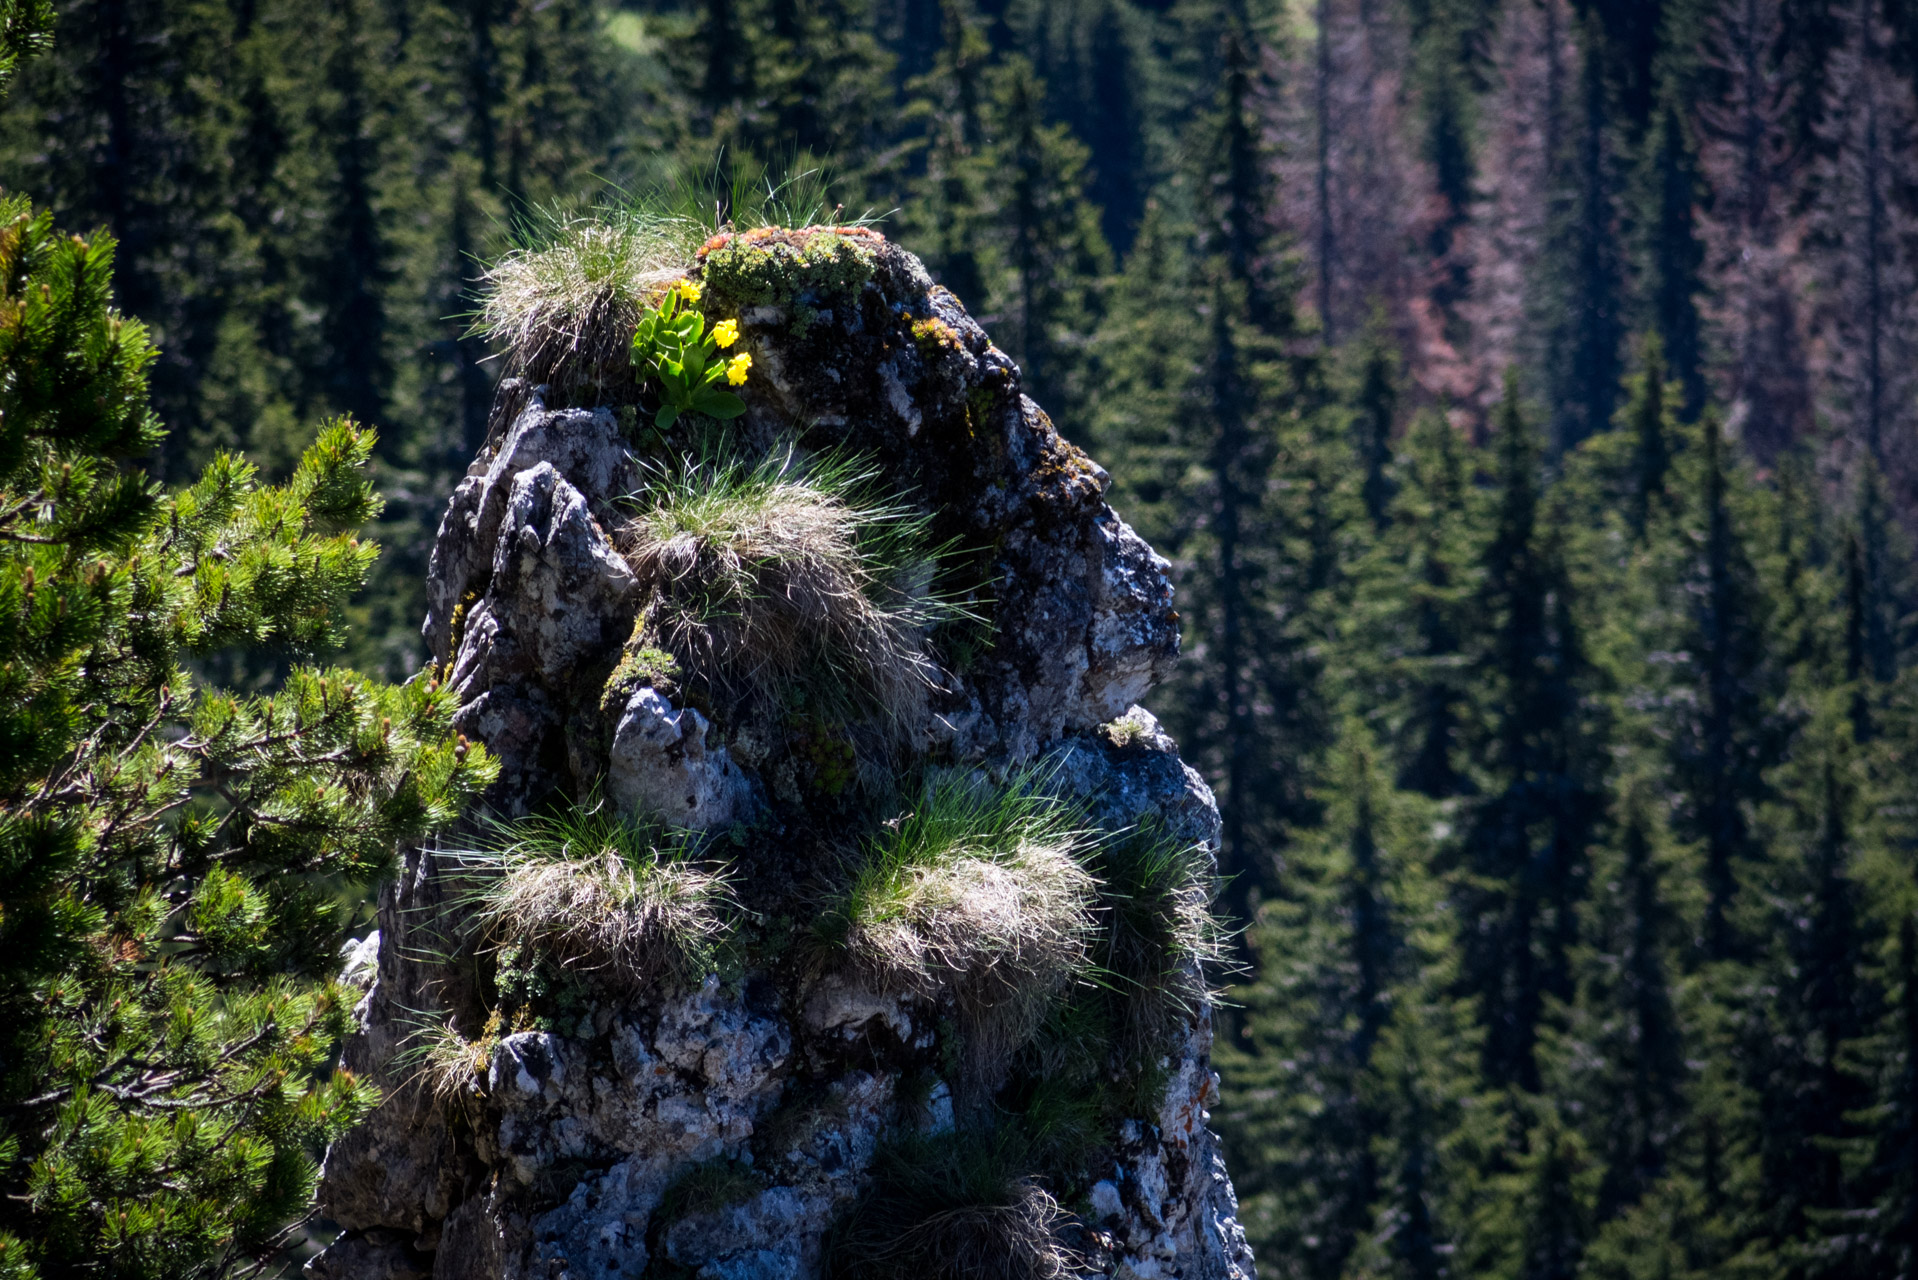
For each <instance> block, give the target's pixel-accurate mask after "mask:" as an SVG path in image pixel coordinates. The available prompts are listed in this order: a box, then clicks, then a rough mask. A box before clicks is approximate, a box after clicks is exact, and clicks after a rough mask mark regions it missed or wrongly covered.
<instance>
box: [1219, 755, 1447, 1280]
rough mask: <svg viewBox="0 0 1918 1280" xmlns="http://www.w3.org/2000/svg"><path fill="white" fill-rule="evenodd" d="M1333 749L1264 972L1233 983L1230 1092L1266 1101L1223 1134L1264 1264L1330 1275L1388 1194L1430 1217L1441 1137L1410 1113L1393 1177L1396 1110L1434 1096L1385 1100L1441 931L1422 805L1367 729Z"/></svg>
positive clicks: (1281, 897) (1223, 1054)
mask: <svg viewBox="0 0 1918 1280" xmlns="http://www.w3.org/2000/svg"><path fill="white" fill-rule="evenodd" d="M1332 755H1333V760H1332V763H1331V765H1330V768H1329V769H1328V771H1327V778H1326V781H1325V784H1324V785H1323V787H1321V788H1320V789H1319V790H1320V792H1321V795H1322V800H1323V803H1324V806H1325V819H1324V821H1323V822H1322V823H1321V824H1320V825H1319V826H1318V827H1316V828H1315V829H1314V830H1313V831H1312V832H1310V833H1309V834H1306V835H1304V836H1302V838H1301V839H1299V840H1297V841H1295V842H1293V844H1292V845H1291V846H1290V850H1289V855H1288V857H1287V860H1286V866H1285V874H1284V876H1283V877H1282V878H1281V880H1280V882H1279V885H1278V892H1277V894H1276V896H1275V897H1274V898H1273V899H1272V900H1270V901H1268V902H1267V903H1265V905H1264V906H1263V908H1262V909H1261V911H1260V914H1259V919H1258V922H1257V923H1256V925H1255V926H1254V928H1253V935H1252V944H1253V948H1254V951H1255V953H1256V954H1257V956H1258V957H1259V962H1260V964H1259V977H1258V979H1257V981H1256V982H1254V983H1252V984H1250V985H1248V986H1245V987H1241V988H1239V989H1238V993H1237V994H1238V996H1239V998H1240V999H1241V1000H1243V1002H1244V1006H1245V1007H1244V1012H1243V1014H1242V1015H1241V1019H1240V1021H1241V1027H1242V1030H1241V1033H1240V1035H1239V1037H1238V1038H1237V1040H1236V1041H1235V1042H1232V1043H1228V1044H1225V1045H1222V1046H1221V1048H1220V1055H1219V1063H1220V1069H1221V1071H1222V1072H1223V1073H1224V1075H1225V1077H1226V1079H1227V1080H1228V1081H1229V1087H1230V1088H1231V1091H1232V1094H1233V1096H1234V1097H1235V1098H1241V1099H1247V1100H1251V1099H1270V1102H1269V1104H1267V1105H1262V1106H1244V1105H1243V1104H1240V1105H1237V1106H1235V1107H1234V1108H1233V1110H1232V1111H1231V1112H1230V1113H1229V1117H1228V1122H1227V1124H1226V1125H1225V1132H1226V1133H1227V1134H1228V1135H1229V1136H1228V1139H1227V1141H1228V1145H1229V1148H1230V1152H1231V1155H1232V1156H1234V1157H1236V1159H1235V1161H1234V1168H1235V1169H1236V1170H1239V1171H1241V1172H1239V1173H1238V1174H1237V1178H1238V1182H1237V1187H1238V1191H1239V1196H1240V1206H1241V1213H1242V1216H1243V1219H1244V1221H1245V1222H1246V1224H1247V1230H1248V1232H1249V1233H1250V1234H1251V1235H1252V1237H1253V1240H1254V1248H1255V1251H1256V1252H1257V1254H1258V1256H1259V1259H1260V1261H1261V1264H1262V1265H1263V1266H1265V1267H1267V1268H1269V1269H1271V1270H1273V1271H1275V1272H1277V1273H1278V1274H1281V1275H1289V1276H1318V1277H1328V1278H1330V1280H1336V1278H1337V1277H1338V1276H1340V1275H1342V1274H1345V1273H1346V1269H1347V1267H1348V1265H1349V1264H1350V1262H1351V1260H1352V1258H1353V1257H1354V1255H1355V1254H1356V1253H1357V1252H1358V1251H1359V1250H1360V1249H1361V1248H1362V1246H1363V1244H1364V1240H1365V1237H1366V1235H1367V1234H1368V1233H1369V1232H1370V1231H1371V1230H1372V1227H1373V1222H1374V1217H1375V1215H1376V1213H1377V1212H1378V1205H1379V1201H1380V1199H1381V1198H1382V1197H1385V1198H1388V1199H1393V1200H1396V1201H1397V1206H1398V1209H1399V1210H1400V1211H1403V1212H1409V1213H1411V1214H1413V1215H1418V1214H1421V1213H1424V1214H1429V1209H1427V1208H1425V1207H1424V1206H1425V1201H1426V1196H1427V1195H1428V1194H1429V1193H1428V1191H1427V1190H1426V1189H1425V1188H1424V1187H1422V1186H1421V1185H1420V1184H1421V1183H1422V1182H1423V1179H1424V1177H1425V1175H1424V1174H1423V1173H1422V1172H1421V1171H1420V1162H1422V1161H1426V1160H1429V1159H1431V1158H1433V1153H1432V1150H1431V1147H1432V1146H1433V1145H1434V1144H1435V1141H1436V1140H1435V1137H1434V1135H1433V1134H1431V1133H1430V1132H1427V1131H1424V1130H1423V1125H1424V1124H1425V1123H1426V1120H1425V1118H1424V1117H1423V1116H1420V1115H1409V1116H1404V1117H1402V1120H1403V1123H1405V1124H1410V1125H1417V1126H1420V1128H1419V1129H1418V1130H1416V1131H1413V1132H1407V1133H1404V1134H1401V1135H1400V1136H1401V1137H1402V1138H1403V1140H1404V1141H1405V1142H1406V1143H1407V1144H1409V1145H1408V1147H1407V1149H1406V1150H1405V1152H1404V1154H1403V1157H1402V1158H1403V1159H1404V1160H1406V1161H1409V1162H1411V1165H1410V1167H1401V1168H1400V1169H1398V1170H1396V1171H1394V1170H1390V1169H1388V1168H1386V1167H1385V1166H1383V1165H1382V1164H1381V1161H1380V1155H1381V1152H1382V1151H1383V1150H1384V1149H1385V1146H1386V1144H1387V1141H1388V1137H1389V1135H1390V1131H1391V1129H1392V1126H1393V1123H1394V1114H1393V1113H1394V1112H1395V1111H1397V1110H1398V1109H1399V1106H1411V1107H1413V1108H1417V1107H1418V1106H1420V1105H1421V1097H1420V1095H1421V1093H1423V1092H1424V1091H1425V1090H1427V1089H1428V1088H1429V1085H1428V1083H1427V1082H1425V1081H1407V1082H1404V1083H1403V1084H1402V1085H1400V1086H1399V1087H1400V1089H1401V1090H1409V1091H1410V1093H1409V1095H1407V1094H1404V1093H1401V1098H1402V1101H1400V1100H1395V1099H1394V1098H1393V1097H1392V1096H1391V1095H1392V1094H1393V1093H1394V1091H1395V1090H1394V1082H1393V1075H1394V1070H1393V1068H1394V1067H1396V1068H1397V1069H1398V1070H1415V1068H1414V1067H1413V1065H1412V1064H1411V1063H1410V1062H1404V1061H1400V1062H1398V1063H1394V1064H1388V1063H1387V1061H1386V1057H1387V1055H1388V1053H1389V1054H1391V1055H1397V1054H1398V1053H1401V1052H1403V1051H1405V1050H1406V1049H1407V1048H1410V1047H1409V1046H1397V1045H1394V1046H1391V1047H1390V1048H1389V1050H1388V1046H1387V1045H1386V1039H1387V1034H1388V1030H1389V1028H1390V1027H1391V1024H1392V1022H1393V1020H1394V1016H1395V1014H1394V1010H1395V1009H1396V1008H1397V1007H1398V1005H1399V1003H1400V1000H1401V992H1402V991H1403V990H1404V989H1406V988H1408V987H1412V986H1415V985H1416V984H1417V983H1418V982H1419V981H1420V980H1421V978H1422V974H1421V972H1420V969H1421V965H1422V964H1423V963H1427V962H1429V957H1427V956H1424V955H1422V954H1421V952H1420V950H1419V947H1420V945H1421V944H1423V943H1427V942H1429V939H1428V938H1415V937H1414V934H1415V933H1417V932H1418V931H1421V930H1425V929H1429V928H1430V927H1431V926H1432V924H1433V913H1434V909H1435V907H1436V898H1435V895H1434V893H1433V892H1432V888H1431V882H1430V879H1429V862H1430V852H1429V848H1428V840H1427V832H1429V827H1430V817H1429V815H1428V814H1426V813H1424V812H1423V806H1424V802H1423V801H1422V800H1421V799H1420V798H1418V797H1413V796H1406V795H1404V794H1402V793H1399V792H1397V791H1396V790H1395V789H1394V788H1393V787H1392V786H1391V781H1390V775H1389V773H1388V772H1386V771H1385V770H1383V769H1382V767H1381V765H1382V761H1381V758H1380V753H1379V751H1378V748H1377V746H1376V745H1375V744H1374V743H1373V742H1372V741H1371V740H1370V736H1369V735H1368V734H1367V733H1366V732H1365V730H1364V729H1363V727H1362V726H1361V725H1359V724H1358V723H1356V722H1349V723H1348V724H1347V725H1346V726H1345V728H1344V731H1343V733H1342V736H1341V740H1340V742H1339V744H1338V746H1337V747H1336V748H1335V749H1334V751H1333V753H1332ZM1395 1102H1396V1103H1397V1105H1395ZM1427 1105H1429V1104H1427ZM1402 1179H1410V1180H1411V1182H1410V1184H1409V1185H1407V1184H1405V1183H1403V1182H1402V1181H1401V1180H1402ZM1395 1182H1398V1183H1400V1187H1399V1190H1398V1192H1397V1194H1396V1195H1394V1193H1393V1192H1392V1191H1391V1190H1390V1187H1391V1185H1392V1184H1393V1183H1395ZM1425 1229H1426V1230H1429V1227H1427V1228H1425ZM1434 1243H1435V1242H1434ZM1426 1247H1427V1248H1429V1247H1431V1246H1430V1245H1428V1246H1426Z"/></svg>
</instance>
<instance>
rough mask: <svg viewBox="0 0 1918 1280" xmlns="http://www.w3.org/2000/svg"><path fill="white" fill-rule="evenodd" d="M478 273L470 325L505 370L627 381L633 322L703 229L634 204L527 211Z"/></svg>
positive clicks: (568, 379) (579, 387)
mask: <svg viewBox="0 0 1918 1280" xmlns="http://www.w3.org/2000/svg"><path fill="white" fill-rule="evenodd" d="M515 239H516V240H518V242H519V243H518V244H517V245H516V247H514V248H513V249H511V250H510V251H508V252H507V253H506V254H505V255H504V256H502V257H501V258H500V259H499V260H498V261H496V262H495V263H493V265H492V266H491V267H489V268H488V269H487V270H486V272H485V274H484V275H483V276H482V277H481V280H482V292H481V303H480V309H479V313H478V316H477V317H476V320H475V324H474V329H475V330H476V331H477V332H478V333H480V334H481V335H482V336H484V337H485V338H486V339H487V340H488V341H489V342H491V343H493V344H494V345H496V346H498V347H501V348H503V349H504V350H505V352H506V355H507V360H508V363H509V366H510V368H511V369H512V371H513V372H514V373H516V374H518V375H519V376H521V377H524V378H526V379H527V380H529V381H531V382H536V383H546V384H548V385H550V386H553V387H555V388H557V389H558V390H560V391H561V392H562V393H578V392H584V391H591V392H600V391H603V390H604V389H605V388H606V386H608V385H611V384H613V383H616V382H619V381H622V380H626V379H630V377H631V363H632V357H631V353H630V350H629V348H630V347H631V345H632V339H633V328H634V326H635V325H637V324H638V323H639V317H640V316H641V314H642V313H643V312H644V311H645V309H646V308H647V307H649V306H651V305H653V303H654V302H655V301H656V300H657V297H658V295H659V293H660V291H661V290H662V289H664V288H665V286H666V285H667V284H668V283H670V282H671V281H673V280H676V279H678V278H679V277H680V276H681V275H683V274H684V273H685V272H686V270H687V269H688V268H689V267H690V266H691V265H692V262H693V253H694V251H695V250H696V249H697V248H698V247H699V244H700V242H701V240H702V239H703V229H702V228H701V227H700V226H699V225H698V224H696V223H694V222H692V221H690V220H688V219H686V218H684V217H680V216H676V215H673V214H668V213H662V212H659V211H657V210H654V209H648V208H646V207H644V206H642V205H637V204H635V205H630V206H625V207H615V208H605V209H600V210H596V211H594V212H591V213H584V214H582V213H574V212H568V211H566V210H564V209H563V208H559V207H553V208H546V209H538V210H534V211H533V212H532V213H531V214H529V215H528V216H527V217H525V218H523V219H522V220H521V223H520V226H519V227H518V228H517V234H516V236H515Z"/></svg>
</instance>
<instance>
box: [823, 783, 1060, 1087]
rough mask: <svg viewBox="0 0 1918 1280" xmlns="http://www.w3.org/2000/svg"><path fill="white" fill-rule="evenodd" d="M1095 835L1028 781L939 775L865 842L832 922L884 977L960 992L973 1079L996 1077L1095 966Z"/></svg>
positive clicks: (903, 984) (900, 985) (893, 982)
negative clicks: (1000, 784) (1058, 998)
mask: <svg viewBox="0 0 1918 1280" xmlns="http://www.w3.org/2000/svg"><path fill="white" fill-rule="evenodd" d="M1091 841H1092V837H1091V836H1090V834H1089V833H1088V832H1087V831H1086V830H1085V829H1084V827H1083V826H1082V825H1081V824H1080V822H1079V820H1078V815H1077V814H1076V813H1075V812H1074V811H1073V810H1072V809H1070V808H1069V807H1067V806H1065V805H1063V804H1061V803H1059V802H1058V801H1056V800H1053V799H1050V798H1048V797H1046V796H1044V795H1041V794H1040V793H1038V792H1037V791H1036V790H1035V789H1034V788H1033V787H1032V785H1031V779H1025V778H1019V779H1014V780H1013V782H1012V784H1011V785H1009V786H1007V787H1004V788H994V787H990V786H987V785H985V784H984V783H982V782H978V781H975V780H974V779H970V778H966V777H963V776H948V777H946V778H943V779H941V780H939V781H936V782H934V783H933V784H932V785H930V786H929V787H927V788H926V790H925V791H924V792H923V793H922V794H921V796H920V797H919V800H918V802H917V805H916V806H915V808H914V811H913V812H912V813H910V814H909V815H907V816H906V817H904V818H903V819H901V820H899V821H898V822H897V823H896V824H893V825H891V826H889V827H888V829H887V831H886V834H885V835H884V836H882V837H880V838H879V839H877V840H875V841H874V842H873V843H872V845H871V846H870V847H869V849H868V851H867V857H866V860H865V862H864V863H863V865H861V866H860V868H859V869H858V871H857V872H856V873H855V875H854V877H853V880H852V883H851V886H850V887H849V889H848V890H847V892H846V894H845V897H844V899H843V901H842V902H841V904H840V906H839V908H838V910H837V911H836V912H834V913H833V915H832V917H831V919H830V921H829V924H828V927H829V928H831V929H833V930H834V931H835V932H836V933H837V934H838V938H837V940H838V942H839V944H840V945H841V946H842V947H843V948H844V949H845V950H846V951H848V952H850V953H851V955H852V956H853V957H854V959H855V961H856V962H857V963H858V964H859V965H860V966H861V967H863V968H865V969H866V970H868V971H869V972H871V973H872V974H873V975H874V976H875V977H876V978H877V979H878V980H879V981H880V982H882V983H884V984H885V985H887V986H890V987H892V988H894V989H897V990H905V991H913V992H919V993H924V994H926V995H938V994H941V993H945V992H950V993H951V994H952V995H953V996H954V997H955V998H956V1000H957V1003H958V1006H959V1010H960V1013H961V1014H962V1016H963V1017H964V1018H965V1021H966V1024H967V1025H966V1028H965V1030H966V1039H967V1041H968V1043H967V1046H966V1052H967V1054H968V1056H969V1057H970V1058H971V1059H972V1061H971V1063H970V1064H969V1065H970V1067H971V1074H972V1076H973V1077H974V1078H973V1080H972V1081H971V1082H970V1083H973V1084H977V1085H979V1086H982V1087H985V1088H988V1089H989V1088H990V1087H992V1084H993V1080H994V1077H995V1076H996V1075H997V1074H998V1073H999V1072H1000V1071H1001V1070H1002V1069H1003V1065H1004V1063H1005V1062H1006V1061H1007V1060H1008V1059H1009V1058H1010V1056H1011V1055H1012V1054H1013V1053H1014V1052H1015V1051H1016V1050H1017V1049H1018V1048H1019V1047H1020V1046H1021V1045H1023V1044H1024V1043H1025V1042H1026V1041H1027V1040H1028V1039H1029V1038H1030V1036H1031V1034H1032V1032H1033V1031H1034V1030H1035V1029H1036V1028H1037V1027H1038V1025H1039V1022H1040V1021H1041V1019H1043V1017H1044V1016H1045V1012H1046V1008H1047V1005H1048V1003H1049V1002H1050V1001H1051V999H1052V997H1053V996H1054V995H1056V994H1057V993H1058V992H1059V991H1060V990H1061V989H1063V988H1064V987H1065V986H1066V985H1067V984H1068V983H1070V982H1072V981H1074V980H1075V979H1078V978H1080V977H1082V976H1084V975H1085V974H1086V973H1087V971H1088V968H1089V964H1090V946H1091V942H1092V939H1093V933H1094V928H1095V921H1094V916H1093V903H1094V894H1095V890H1096V884H1095V882H1094V880H1093V878H1092V876H1091V875H1090V874H1089V873H1088V872H1087V871H1086V869H1085V868H1084V867H1083V866H1081V865H1080V862H1079V858H1080V856H1081V855H1082V854H1083V853H1084V852H1085V851H1086V850H1087V848H1088V847H1089V845H1090V843H1091Z"/></svg>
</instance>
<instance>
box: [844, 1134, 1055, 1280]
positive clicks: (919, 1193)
mask: <svg viewBox="0 0 1918 1280" xmlns="http://www.w3.org/2000/svg"><path fill="white" fill-rule="evenodd" d="M1017 1167H1018V1161H1017V1160H1016V1159H1012V1158H1009V1153H1008V1151H1007V1150H1006V1148H1005V1145H1004V1144H1003V1143H1000V1142H995V1141H993V1140H990V1139H982V1138H979V1137H967V1136H963V1135H962V1136H959V1137H957V1138H954V1137H952V1136H947V1137H942V1138H930V1139H915V1140H912V1141H909V1142H905V1143H900V1144H896V1145H893V1146H889V1147H886V1148H883V1149H882V1150H881V1151H880V1153H879V1154H878V1156H877V1157H876V1158H875V1159H874V1161H873V1170H872V1186H871V1189H870V1190H869V1191H868V1192H867V1194H866V1195H865V1197H864V1198H862V1199H861V1200H860V1202H859V1203H858V1204H857V1205H855V1206H854V1207H853V1209H852V1211H851V1212H850V1213H849V1214H848V1215H847V1216H846V1218H845V1219H844V1220H843V1221H841V1222H840V1223H839V1225H838V1226H837V1227H836V1228H835V1230H834V1231H833V1233H832V1236H831V1238H830V1239H829V1241H828V1245H827V1254H826V1267H825V1271H826V1275H827V1276H829V1277H831V1278H832V1280H882V1278H884V1280H892V1278H893V1277H898V1276H911V1277H914V1280H1058V1278H1059V1277H1063V1276H1068V1275H1071V1274H1073V1273H1074V1271H1075V1270H1076V1269H1077V1264H1078V1259H1077V1258H1076V1256H1075V1255H1074V1253H1073V1252H1072V1251H1071V1250H1070V1249H1068V1248H1067V1247H1066V1246H1065V1244H1064V1243H1063V1242H1062V1241H1061V1240H1060V1238H1059V1231H1060V1229H1061V1228H1062V1227H1063V1226H1064V1225H1065V1223H1066V1215H1065V1214H1064V1212H1063V1211H1062V1210H1061V1209H1060V1208H1059V1202H1058V1201H1057V1200H1055V1199H1053V1197H1052V1195H1051V1193H1050V1192H1048V1191H1046V1189H1045V1188H1043V1187H1041V1186H1039V1185H1038V1184H1037V1183H1035V1182H1033V1181H1032V1180H1030V1179H1029V1178H1025V1177H1021V1176H1019V1175H1018V1174H1017V1173H1016V1169H1017Z"/></svg>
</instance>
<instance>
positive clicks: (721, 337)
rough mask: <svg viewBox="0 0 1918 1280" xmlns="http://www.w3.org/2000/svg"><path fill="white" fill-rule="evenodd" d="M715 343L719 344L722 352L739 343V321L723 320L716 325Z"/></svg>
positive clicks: (714, 329) (714, 331)
mask: <svg viewBox="0 0 1918 1280" xmlns="http://www.w3.org/2000/svg"><path fill="white" fill-rule="evenodd" d="M713 341H714V342H717V343H718V344H719V346H720V349H721V350H724V349H725V348H727V347H730V346H732V345H733V343H735V342H738V341H739V321H737V320H721V321H720V322H719V323H718V324H716V325H714V326H713Z"/></svg>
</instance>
